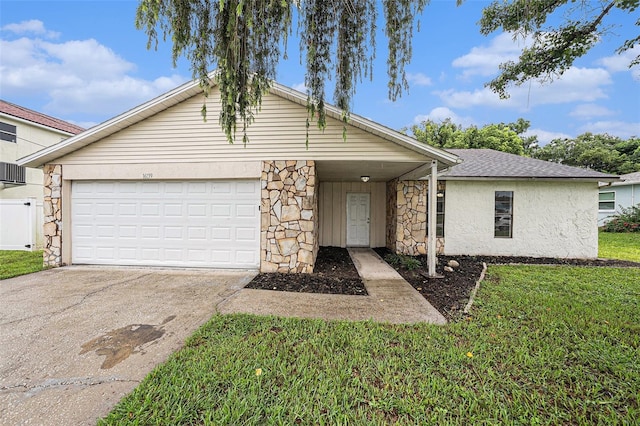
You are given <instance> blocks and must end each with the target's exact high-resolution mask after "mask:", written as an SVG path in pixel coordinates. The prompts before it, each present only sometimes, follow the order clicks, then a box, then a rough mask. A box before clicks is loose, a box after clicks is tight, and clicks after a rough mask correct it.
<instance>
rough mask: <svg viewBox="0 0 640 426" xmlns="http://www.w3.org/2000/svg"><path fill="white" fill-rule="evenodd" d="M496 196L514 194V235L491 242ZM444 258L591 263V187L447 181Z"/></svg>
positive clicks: (594, 197) (594, 247) (594, 195)
mask: <svg viewBox="0 0 640 426" xmlns="http://www.w3.org/2000/svg"><path fill="white" fill-rule="evenodd" d="M495 191H513V236H512V238H496V237H494V215H495ZM445 209H446V210H445V248H444V253H445V254H446V255H492V256H532V257H558V258H595V257H597V256H598V229H597V217H598V187H597V183H596V182H566V181H564V182H540V181H538V182H532V181H525V182H518V181H455V180H450V181H447V202H446V207H445Z"/></svg>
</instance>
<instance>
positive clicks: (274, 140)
mask: <svg viewBox="0 0 640 426" xmlns="http://www.w3.org/2000/svg"><path fill="white" fill-rule="evenodd" d="M219 96H220V92H219V91H218V90H217V89H216V88H212V90H211V93H210V95H209V97H208V98H207V99H206V101H205V100H204V98H203V95H202V89H201V88H200V87H199V84H198V83H197V82H191V83H187V84H185V85H182V86H180V87H178V88H176V89H175V90H173V91H171V92H169V93H167V94H164V95H162V96H160V97H158V98H156V99H153V100H151V101H149V102H147V103H145V104H143V105H141V106H139V107H137V108H134V109H132V110H130V111H128V112H126V113H124V114H122V115H120V116H117V117H115V118H113V119H111V120H109V121H107V122H105V123H103V124H100V125H98V126H96V127H94V128H92V129H89V130H87V131H85V132H83V133H81V134H79V135H77V136H74V137H71V138H69V139H67V140H65V141H63V142H60V143H58V144H56V145H54V146H52V147H49V148H45V149H43V150H41V151H39V152H37V153H35V154H32V155H30V156H28V157H25V158H23V159H21V160H20V164H21V165H24V166H28V167H44V172H45V176H47V179H46V182H47V187H46V188H45V190H46V191H47V193H50V194H51V196H50V197H49V198H45V210H46V211H47V212H48V213H50V214H49V215H48V216H47V217H46V219H45V225H44V233H45V238H46V243H45V263H46V264H47V265H50V266H59V265H62V264H110V265H145V266H154V265H156V266H182V267H214V268H255V269H259V270H261V271H263V272H274V271H278V272H311V271H312V270H313V266H314V264H315V259H316V255H317V250H318V247H319V246H340V247H348V246H358V247H382V246H386V247H389V248H390V249H392V250H394V251H396V252H400V253H405V254H424V253H426V251H427V249H428V247H429V243H431V244H434V241H428V239H427V230H428V229H429V226H428V225H430V226H431V228H432V229H435V228H436V220H434V219H433V215H428V214H427V213H428V212H427V208H428V204H429V202H428V200H429V199H431V200H432V201H431V202H434V200H436V199H440V200H441V201H440V202H437V203H435V204H438V205H439V206H440V207H441V209H440V210H441V212H440V214H439V215H438V217H439V220H438V222H439V223H440V225H441V226H440V230H442V229H444V231H445V236H444V238H440V239H439V241H438V247H437V250H439V251H440V252H442V251H443V250H444V252H445V253H447V252H456V253H464V252H467V254H475V253H482V254H514V255H521V256H525V255H531V256H562V257H596V256H597V230H596V227H595V223H596V219H597V207H596V204H595V201H596V200H597V196H598V195H597V194H598V181H610V180H615V179H616V178H615V177H612V176H609V175H605V174H603V173H597V172H592V171H588V170H583V169H577V168H572V167H566V166H560V165H552V164H551V163H545V162H540V163H543V164H544V165H546V168H547V169H548V170H551V171H552V173H551V174H550V175H544V176H543V175H541V174H535V173H533V172H534V171H537V172H540V171H544V170H545V168H544V167H536V168H534V169H535V170H534V169H531V168H528V169H527V168H523V169H522V172H523V173H524V174H523V175H522V176H518V175H516V173H515V172H514V171H513V168H514V167H515V168H518V167H519V165H518V164H517V163H516V160H515V159H514V158H512V156H509V157H508V159H507V160H508V161H506V160H502V159H501V161H500V162H499V163H496V164H495V165H496V166H500V167H502V168H503V169H504V170H505V171H506V172H507V175H506V176H503V175H501V174H499V173H498V174H494V175H492V176H489V177H484V176H478V177H469V176H465V175H462V176H457V175H456V174H455V173H454V174H451V173H449V174H446V175H445V179H447V180H446V188H445V190H446V194H441V195H446V196H444V197H439V198H436V196H435V195H436V194H432V196H431V197H430V196H429V194H428V186H429V185H428V183H429V182H425V181H422V180H420V179H421V178H423V177H425V175H428V176H430V178H431V179H432V180H433V181H434V182H436V181H437V180H438V179H437V175H438V174H439V172H440V171H444V170H446V169H448V168H451V167H452V166H455V167H454V168H453V170H452V171H456V170H459V171H463V172H464V170H466V169H458V167H461V166H463V165H464V163H463V164H461V165H458V166H456V164H458V163H459V162H460V161H461V160H460V157H461V158H462V159H465V158H466V157H465V154H464V153H462V152H456V151H452V152H448V151H445V150H441V149H438V148H435V147H432V146H429V145H426V144H423V143H420V142H418V141H416V140H415V139H413V138H410V137H408V136H406V135H404V134H401V133H398V132H396V131H393V130H391V129H389V128H386V127H384V126H382V125H380V124H378V123H375V122H372V121H370V120H367V119H365V118H362V117H359V116H357V115H355V114H354V115H352V116H351V117H350V121H349V123H348V124H347V141H346V142H345V141H343V123H342V121H341V112H340V111H339V110H338V109H336V108H334V107H328V108H327V125H326V128H325V129H324V130H323V131H321V130H318V129H316V128H314V127H312V128H310V129H308V130H307V127H306V125H305V124H306V120H307V108H306V102H307V97H306V95H305V94H303V93H300V92H297V91H294V90H292V89H289V88H287V87H284V86H282V85H279V84H274V85H273V87H272V88H271V90H270V92H269V94H266V95H265V96H264V97H263V101H262V107H261V110H260V112H258V113H256V115H255V122H254V123H253V124H252V125H251V127H250V128H249V132H248V133H249V142H248V143H247V144H246V146H244V145H243V144H242V143H235V144H229V143H228V142H227V139H226V137H225V135H224V133H223V131H222V130H221V128H220V126H219V125H217V123H215V120H209V122H204V121H203V120H202V118H201V116H200V110H201V108H202V103H203V101H205V102H207V111H208V114H209V116H210V117H216V116H217V115H218V113H219V111H220V99H219ZM307 131H308V132H309V144H308V146H306V144H305V141H306V139H307ZM513 157H515V156H513ZM516 158H519V157H516ZM479 159H480V156H476V159H475V160H474V159H473V158H469V163H474V162H475V163H476V164H477V163H478V161H477V160H479ZM526 160H527V161H528V160H530V159H526ZM531 161H537V160H531ZM510 163H513V164H510ZM540 163H538V162H536V163H535V164H536V165H539V164H540ZM527 172H531V173H532V174H530V175H529V174H527ZM434 176H435V179H433V178H434ZM458 178H460V179H458ZM443 182H444V181H443ZM507 193H510V194H511V195H512V198H510V199H508V197H507V198H505V197H506V195H505V194H507ZM498 195H499V199H497V198H496V197H497V196H498ZM507 195H508V194H507ZM509 200H511V201H509ZM445 205H446V211H444V213H443V211H442V206H445ZM536 215H547V216H548V218H547V219H543V220H540V221H538V222H534V221H533V218H534V217H535V216H536ZM427 217H430V218H432V219H430V221H429V220H428V219H427ZM427 222H429V223H427ZM442 224H444V228H443V227H442ZM536 224H539V227H536V226H535V225H536ZM549 225H553V226H552V228H551V229H548V230H547V229H540V227H546V226H549ZM494 228H495V229H494ZM494 231H495V232H497V233H498V234H499V235H497V236H496V234H494ZM487 233H488V234H487ZM569 238H571V239H573V238H578V240H579V241H578V242H577V243H575V244H567V243H566V241H565V240H566V239H569ZM531 241H535V243H528V242H531ZM449 246H451V247H449ZM559 247H561V248H562V249H559ZM434 254H435V253H434V252H431V253H430V256H433V255H434Z"/></svg>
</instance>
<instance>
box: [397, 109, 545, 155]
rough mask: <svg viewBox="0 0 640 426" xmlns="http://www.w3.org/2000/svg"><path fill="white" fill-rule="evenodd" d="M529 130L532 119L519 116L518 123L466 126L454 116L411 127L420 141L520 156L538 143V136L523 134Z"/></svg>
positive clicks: (448, 146) (444, 146)
mask: <svg viewBox="0 0 640 426" xmlns="http://www.w3.org/2000/svg"><path fill="white" fill-rule="evenodd" d="M528 129H529V122H528V121H526V120H524V119H522V118H519V119H518V120H517V121H516V122H514V123H506V124H505V123H499V124H488V125H486V126H484V127H481V128H478V127H476V126H470V127H467V128H463V127H462V126H460V125H457V124H454V123H453V122H452V121H451V120H450V119H447V120H444V121H442V122H439V123H438V122H435V121H432V120H426V121H423V122H422V123H420V124H417V125H414V126H411V127H410V128H409V129H405V131H406V130H409V131H410V132H411V133H412V134H413V137H414V138H416V139H417V140H419V141H421V142H424V143H427V144H429V145H433V146H436V147H439V148H458V149H469V148H488V149H494V150H496V151H503V152H509V153H511V154H517V155H528V154H529V152H530V151H531V149H532V147H535V146H537V140H536V137H535V136H533V137H526V138H524V139H523V136H522V134H523V133H525V132H526V131H527V130H528Z"/></svg>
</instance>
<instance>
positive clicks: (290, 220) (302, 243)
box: [260, 160, 318, 273]
mask: <svg viewBox="0 0 640 426" xmlns="http://www.w3.org/2000/svg"><path fill="white" fill-rule="evenodd" d="M260 184H261V205H260V212H261V217H260V220H261V232H260V240H261V241H260V271H261V272H283V273H298V272H303V273H311V272H313V266H314V264H315V260H316V256H317V254H318V198H317V191H316V190H317V184H318V182H317V179H316V167H315V162H314V161H296V160H288V161H264V162H263V163H262V176H261V181H260Z"/></svg>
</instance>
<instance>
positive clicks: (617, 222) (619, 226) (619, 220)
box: [603, 204, 640, 232]
mask: <svg viewBox="0 0 640 426" xmlns="http://www.w3.org/2000/svg"><path fill="white" fill-rule="evenodd" d="M603 231H604V232H640V204H638V205H637V206H631V207H628V208H624V207H622V206H620V213H618V214H617V215H615V216H613V219H611V220H610V221H609V222H607V223H606V224H605V225H604V227H603Z"/></svg>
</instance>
